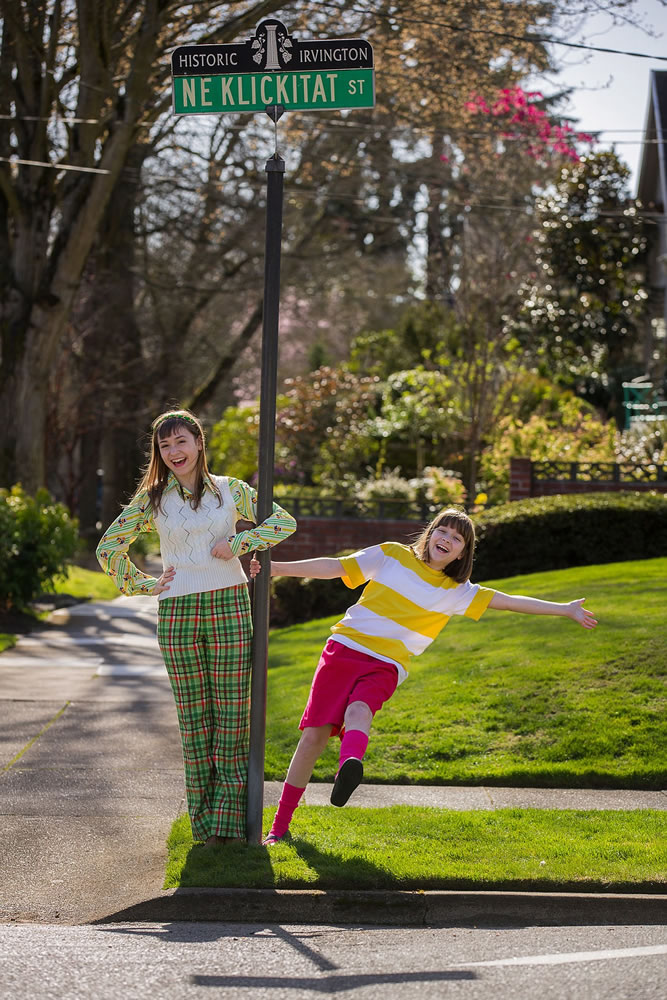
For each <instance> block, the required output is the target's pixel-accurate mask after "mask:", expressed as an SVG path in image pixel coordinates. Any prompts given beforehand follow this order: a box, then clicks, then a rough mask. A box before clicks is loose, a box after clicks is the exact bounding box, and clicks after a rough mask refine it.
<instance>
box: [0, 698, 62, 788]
mask: <svg viewBox="0 0 667 1000" xmlns="http://www.w3.org/2000/svg"><path fill="white" fill-rule="evenodd" d="M71 704H72V703H71V701H66V702H65V704H64V705H63V707H62V708H59V709H58V711H57V712H56V714H55V715H54V716H53V717H52V718H51V719H49V721H48V722H47V723H46V724H45V725H43V726H42V728H41V729H40V731H39V732H38V733H36V734H35V735H34V736H33V738H32V739H31V740H28V742H27V743H26V745H25V746H24V747H23V748H22V749H21V750H19V752H18V753H17V754H15V755H14V756H13V757H12V759H11V760H10V761H9V763H8V764H5V766H4V767H3V768H2V770H3V771H8V770H9V769H10V767H13V766H14V764H16V763H17V762H18V761H19V760H20V759H21V757H22V756H23V755H24V753H27V751H28V750H29V749H30V747H31V746H33V745H34V744H35V743H36V742H37V740H38V739H39V738H40V736H43V735H44V733H45V732H46V730H47V729H49V728H50V727H51V726H52V725H53V723H54V722H57V721H58V719H59V718H60V717H61V716H62V715H64V714H65V712H66V711H67V709H68V708H69V706H70V705H71Z"/></svg>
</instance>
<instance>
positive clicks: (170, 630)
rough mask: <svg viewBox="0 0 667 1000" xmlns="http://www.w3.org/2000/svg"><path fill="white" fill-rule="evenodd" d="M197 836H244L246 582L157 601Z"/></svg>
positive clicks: (248, 645)
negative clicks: (222, 588) (221, 588)
mask: <svg viewBox="0 0 667 1000" xmlns="http://www.w3.org/2000/svg"><path fill="white" fill-rule="evenodd" d="M157 638H158V643H159V645H160V649H161V651H162V656H163V657H164V662H165V665H166V667H167V673H168V674H169V680H170V681H171V687H172V691H173V692H174V698H175V700H176V711H177V713H178V723H179V726H180V730H181V741H182V744H183V764H184V767H185V788H186V793H187V799H188V812H189V814H190V823H191V824H192V834H193V837H194V839H195V840H206V838H207V837H210V836H212V835H213V834H217V835H218V836H220V837H245V827H246V800H247V780H248V752H249V735H250V718H249V705H250V669H251V662H252V656H251V640H252V620H251V616H250V600H249V597H248V588H247V586H246V585H245V584H241V585H239V586H237V587H228V588H225V589H224V590H212V591H209V592H206V593H203V594H187V595H185V596H184V597H168V598H165V599H164V600H161V601H159V602H158V626H157Z"/></svg>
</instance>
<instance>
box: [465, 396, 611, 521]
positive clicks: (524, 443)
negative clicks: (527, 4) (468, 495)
mask: <svg viewBox="0 0 667 1000" xmlns="http://www.w3.org/2000/svg"><path fill="white" fill-rule="evenodd" d="M524 410H525V407H524ZM616 436H617V435H616V427H615V425H614V424H613V423H610V422H606V423H605V422H603V421H602V420H600V418H599V416H598V415H597V413H596V411H595V410H594V408H593V407H592V406H591V405H590V403H586V402H585V401H584V400H581V399H577V398H576V397H575V396H574V395H573V394H572V393H571V392H565V393H562V392H558V391H556V392H554V393H552V394H549V395H548V396H546V397H545V398H544V399H543V400H542V401H541V402H540V403H538V404H536V407H535V409H534V411H533V413H532V414H531V415H530V416H529V417H527V418H524V419H522V418H521V417H520V416H518V415H517V414H516V413H514V412H512V413H510V414H506V415H505V416H503V417H501V418H500V420H499V421H498V422H497V423H496V425H495V428H494V430H493V437H492V440H491V442H490V444H489V445H488V446H487V447H486V448H485V450H484V451H483V453H482V456H481V460H480V472H481V478H482V480H483V482H484V483H485V485H486V488H487V491H488V493H489V497H490V499H491V502H492V503H498V502H502V501H506V500H508V499H509V470H510V459H512V458H525V457H526V456H528V457H530V458H531V459H532V460H533V461H534V462H541V461H568V462H577V461H581V462H613V461H615V440H616Z"/></svg>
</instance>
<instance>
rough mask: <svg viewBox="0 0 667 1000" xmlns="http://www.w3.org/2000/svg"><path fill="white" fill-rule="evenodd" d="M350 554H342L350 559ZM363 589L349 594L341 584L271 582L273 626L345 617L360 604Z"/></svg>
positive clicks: (292, 578)
mask: <svg viewBox="0 0 667 1000" xmlns="http://www.w3.org/2000/svg"><path fill="white" fill-rule="evenodd" d="M350 551H351V550H349V549H348V550H347V551H346V552H339V553H338V555H339V556H343V555H349V553H350ZM362 590H363V587H357V589H356V590H350V588H349V587H346V586H345V584H344V583H343V581H342V580H337V579H336V580H308V579H305V578H303V577H296V576H279V577H276V579H275V580H272V581H271V624H272V625H273V626H275V627H282V626H283V625H296V624H298V622H309V621H312V620H313V619H314V618H328V617H329V616H330V615H342V614H343V612H345V611H347V609H348V608H349V607H350V605H352V604H354V603H355V601H357V600H358V598H359V596H360V594H361V591H362Z"/></svg>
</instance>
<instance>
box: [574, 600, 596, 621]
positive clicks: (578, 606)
mask: <svg viewBox="0 0 667 1000" xmlns="http://www.w3.org/2000/svg"><path fill="white" fill-rule="evenodd" d="M585 600H586V598H585V597H581V598H580V599H579V600H578V601H570V605H569V612H568V614H569V617H570V618H572V619H573V620H574V621H575V622H578V623H579V625H581V626H582V627H583V628H595V626H596V625H597V619H596V618H594V617H593V615H592V613H591V612H590V611H588V610H587V608H585V607H584V606H583V604H584V601H585Z"/></svg>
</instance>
